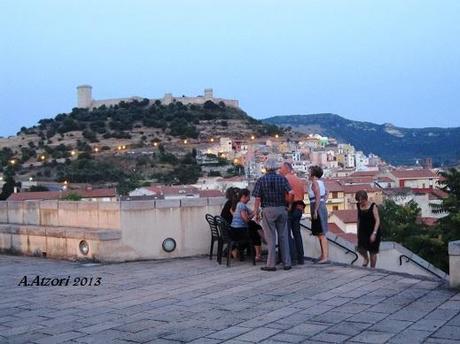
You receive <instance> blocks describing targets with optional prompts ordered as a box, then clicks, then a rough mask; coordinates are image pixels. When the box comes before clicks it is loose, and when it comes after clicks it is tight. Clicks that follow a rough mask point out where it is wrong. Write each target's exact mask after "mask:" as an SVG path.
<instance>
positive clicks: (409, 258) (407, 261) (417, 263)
mask: <svg viewBox="0 0 460 344" xmlns="http://www.w3.org/2000/svg"><path fill="white" fill-rule="evenodd" d="M403 258H406V263H409V262H412V263H414V264H415V265H417V266H419V267H421V268H422V269H423V270H425V271H427V272H429V273H431V274H433V275H435V276H436V277H438V278H440V279H442V280H443V279H444V276H440V275H438V274H437V273H436V272H433V271H431V270H430V269H428V268H427V267H425V266H423V265H422V264H420V263H419V262H417V261H415V260H414V259H412V258H411V257H408V256H406V255H405V254H402V255H400V256H399V265H400V266H402V263H403V262H402V259H403Z"/></svg>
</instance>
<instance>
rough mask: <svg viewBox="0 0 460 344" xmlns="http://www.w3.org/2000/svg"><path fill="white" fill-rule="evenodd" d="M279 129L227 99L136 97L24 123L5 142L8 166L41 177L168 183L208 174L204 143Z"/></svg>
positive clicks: (1, 162) (0, 156)
mask: <svg viewBox="0 0 460 344" xmlns="http://www.w3.org/2000/svg"><path fill="white" fill-rule="evenodd" d="M278 133H279V134H282V131H281V130H280V129H279V128H278V127H277V126H275V125H270V124H265V123H262V122H261V121H258V120H255V119H254V118H252V117H250V116H248V115H247V114H246V113H245V112H244V111H242V110H240V109H238V108H233V107H227V106H225V104H224V103H219V104H215V103H213V102H211V101H208V102H206V103H205V104H204V105H183V104H182V103H180V102H175V103H171V104H169V105H167V106H164V105H162V104H161V103H160V102H159V101H156V102H154V103H151V102H149V100H148V99H144V100H142V101H136V100H134V101H132V102H129V103H126V102H121V103H120V104H118V105H116V106H111V107H106V106H101V107H99V108H97V109H93V110H88V109H81V108H74V109H73V110H72V112H70V113H63V114H59V115H57V116H55V117H54V118H45V119H42V120H40V121H39V122H38V124H37V125H36V126H33V127H30V128H26V127H23V128H21V130H20V131H19V132H18V134H17V136H16V137H10V138H8V139H0V169H1V170H4V169H5V167H6V166H7V165H9V164H11V162H12V161H13V162H14V168H15V169H16V172H17V173H19V174H23V175H27V176H31V177H38V178H40V179H49V180H58V181H63V180H67V181H70V182H119V181H120V180H126V179H127V178H128V177H129V178H131V177H132V175H133V174H135V175H136V178H137V179H149V180H157V181H161V182H165V183H185V182H193V181H194V180H196V179H197V178H198V177H199V176H200V174H201V172H200V171H201V170H200V168H199V166H197V164H196V160H195V156H196V151H195V150H194V147H195V146H196V145H198V144H200V143H203V142H205V143H209V142H210V139H211V138H214V137H215V138H218V137H222V136H227V137H231V138H241V139H243V138H244V139H247V138H248V137H249V136H250V135H257V136H272V135H274V134H278ZM185 140H187V141H185ZM185 142H187V144H184V143H185ZM128 153H129V154H128ZM183 171H186V172H185V173H184V172H183Z"/></svg>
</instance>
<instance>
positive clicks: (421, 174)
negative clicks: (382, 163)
mask: <svg viewBox="0 0 460 344" xmlns="http://www.w3.org/2000/svg"><path fill="white" fill-rule="evenodd" d="M390 173H391V174H392V175H394V176H395V177H396V178H399V179H420V178H438V176H437V175H436V173H434V172H433V171H431V170H427V169H423V170H394V171H391V172H390Z"/></svg>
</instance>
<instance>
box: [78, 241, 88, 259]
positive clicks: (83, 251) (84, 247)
mask: <svg viewBox="0 0 460 344" xmlns="http://www.w3.org/2000/svg"><path fill="white" fill-rule="evenodd" d="M78 248H79V249H80V252H81V254H82V255H84V256H86V255H87V254H88V252H89V245H88V242H87V241H86V240H82V241H80V244H79V245H78Z"/></svg>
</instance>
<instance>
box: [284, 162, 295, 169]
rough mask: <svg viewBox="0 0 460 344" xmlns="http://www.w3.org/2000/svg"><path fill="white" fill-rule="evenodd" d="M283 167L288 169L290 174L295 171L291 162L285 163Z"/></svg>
mask: <svg viewBox="0 0 460 344" xmlns="http://www.w3.org/2000/svg"><path fill="white" fill-rule="evenodd" d="M283 165H284V166H285V167H286V168H287V169H288V171H289V172H292V171H294V169H293V168H292V164H291V163H290V162H287V161H285V162H283Z"/></svg>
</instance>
